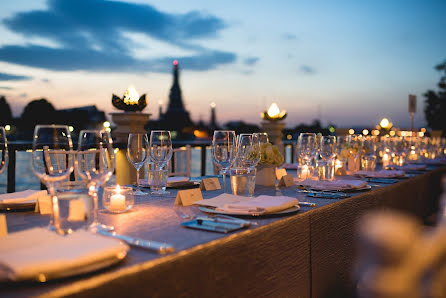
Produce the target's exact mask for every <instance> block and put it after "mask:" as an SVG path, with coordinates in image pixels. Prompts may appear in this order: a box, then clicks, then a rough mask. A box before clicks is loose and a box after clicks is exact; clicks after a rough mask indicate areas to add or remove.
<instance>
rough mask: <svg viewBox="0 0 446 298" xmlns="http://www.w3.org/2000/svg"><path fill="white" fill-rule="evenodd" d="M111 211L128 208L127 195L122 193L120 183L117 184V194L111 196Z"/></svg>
mask: <svg viewBox="0 0 446 298" xmlns="http://www.w3.org/2000/svg"><path fill="white" fill-rule="evenodd" d="M109 209H110V211H113V212H116V211H124V210H125V209H126V205H125V196H124V195H122V194H121V189H120V188H119V185H118V186H116V189H115V194H114V195H112V196H111V197H110V207H109Z"/></svg>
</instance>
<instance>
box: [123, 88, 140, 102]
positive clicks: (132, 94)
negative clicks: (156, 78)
mask: <svg viewBox="0 0 446 298" xmlns="http://www.w3.org/2000/svg"><path fill="white" fill-rule="evenodd" d="M123 100H124V103H125V104H130V105H136V104H138V100H139V94H138V92H136V90H135V88H134V87H133V86H130V87H129V88H128V89H127V90H126V91H125V93H124V98H123Z"/></svg>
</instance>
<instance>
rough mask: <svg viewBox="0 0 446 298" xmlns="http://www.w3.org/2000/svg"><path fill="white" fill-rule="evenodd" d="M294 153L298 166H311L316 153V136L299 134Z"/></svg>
mask: <svg viewBox="0 0 446 298" xmlns="http://www.w3.org/2000/svg"><path fill="white" fill-rule="evenodd" d="M296 153H297V160H298V161H299V164H300V165H307V166H312V163H313V161H314V158H315V155H316V153H317V144H316V134H314V133H301V134H300V135H299V138H298V139H297V146H296Z"/></svg>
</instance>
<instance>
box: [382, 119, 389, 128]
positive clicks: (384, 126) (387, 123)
mask: <svg viewBox="0 0 446 298" xmlns="http://www.w3.org/2000/svg"><path fill="white" fill-rule="evenodd" d="M379 125H380V126H381V127H382V128H384V129H386V128H389V126H390V121H389V119H387V118H383V119H382V120H381V122H380V123H379Z"/></svg>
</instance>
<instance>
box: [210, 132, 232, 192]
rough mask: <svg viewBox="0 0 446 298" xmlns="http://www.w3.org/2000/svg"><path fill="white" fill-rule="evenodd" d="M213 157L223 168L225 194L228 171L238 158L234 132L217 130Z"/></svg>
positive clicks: (214, 137) (213, 142)
mask: <svg viewBox="0 0 446 298" xmlns="http://www.w3.org/2000/svg"><path fill="white" fill-rule="evenodd" d="M212 157H213V160H214V162H215V163H216V164H218V165H220V167H221V174H222V175H223V192H225V189H226V181H225V180H226V171H227V170H228V169H229V168H230V167H231V165H232V164H233V163H234V161H235V157H236V138H235V132H234V131H233V130H215V131H214V136H213V138H212Z"/></svg>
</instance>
